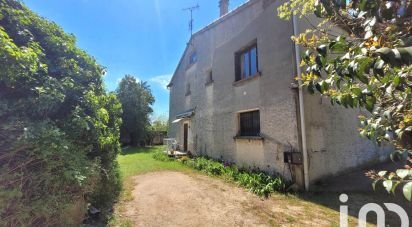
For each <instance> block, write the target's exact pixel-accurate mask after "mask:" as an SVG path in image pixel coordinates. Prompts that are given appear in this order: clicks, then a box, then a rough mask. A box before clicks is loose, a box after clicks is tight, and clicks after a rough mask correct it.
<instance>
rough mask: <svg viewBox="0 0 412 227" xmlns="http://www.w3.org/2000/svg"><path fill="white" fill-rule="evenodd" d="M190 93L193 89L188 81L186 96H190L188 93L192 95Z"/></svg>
mask: <svg viewBox="0 0 412 227" xmlns="http://www.w3.org/2000/svg"><path fill="white" fill-rule="evenodd" d="M190 93H191V91H190V84H189V83H187V84H186V94H185V95H186V96H188V95H190Z"/></svg>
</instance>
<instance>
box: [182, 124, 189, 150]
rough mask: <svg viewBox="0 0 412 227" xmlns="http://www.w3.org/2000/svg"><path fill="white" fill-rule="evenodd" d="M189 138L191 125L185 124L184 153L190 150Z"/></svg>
mask: <svg viewBox="0 0 412 227" xmlns="http://www.w3.org/2000/svg"><path fill="white" fill-rule="evenodd" d="M188 136H189V124H188V123H184V124H183V151H184V152H186V151H187V150H188V148H187V140H188Z"/></svg>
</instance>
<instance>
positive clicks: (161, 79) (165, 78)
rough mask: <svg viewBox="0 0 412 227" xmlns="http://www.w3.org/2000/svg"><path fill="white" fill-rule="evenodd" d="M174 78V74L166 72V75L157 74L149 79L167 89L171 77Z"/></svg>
mask: <svg viewBox="0 0 412 227" xmlns="http://www.w3.org/2000/svg"><path fill="white" fill-rule="evenodd" d="M171 78H172V74H166V75H160V76H155V77H152V78H150V79H149V81H151V82H153V83H155V84H157V85H159V86H161V87H162V88H163V89H165V90H167V85H168V84H169V82H170V79H171Z"/></svg>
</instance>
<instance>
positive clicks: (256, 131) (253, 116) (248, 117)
mask: <svg viewBox="0 0 412 227" xmlns="http://www.w3.org/2000/svg"><path fill="white" fill-rule="evenodd" d="M238 136H260V114H259V110H255V111H250V112H245V113H240V114H239V133H238Z"/></svg>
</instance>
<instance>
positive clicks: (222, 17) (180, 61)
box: [167, 0, 258, 87]
mask: <svg viewBox="0 0 412 227" xmlns="http://www.w3.org/2000/svg"><path fill="white" fill-rule="evenodd" d="M257 1H258V0H248V1H247V2H245V3H243V4H242V5H240V6H238V7H236V8H235V9H233V10H232V11H230V12H228V13H226V14H225V15H223V16H221V17H219V18H218V19H216V20H214V21H213V22H212V23H210V24H208V25H206V26H205V27H203V28H202V29H200V30H199V31H197V32H195V33H194V34H193V35H192V36H191V37H190V39H189V42H188V43H187V45H186V48H185V50H184V51H183V55H182V57H181V58H180V60H179V63H178V64H177V67H176V70H175V72H174V73H173V76H172V78H171V79H170V82H169V84H168V85H167V87H170V86H172V85H173V83H172V81H173V79H174V77H175V75H176V72H177V69H179V67H180V65H181V64H182V62H183V58H184V56H185V55H186V52H187V50H188V49H189V45H190V44H191V43H192V40H193V39H194V37H196V36H198V35H200V34H202V33H204V32H206V31H208V30H210V29H212V28H214V27H216V26H217V25H218V24H220V23H222V22H223V21H225V20H227V19H229V18H230V17H232V16H234V15H236V14H237V13H239V12H240V11H242V10H243V9H246V8H248V7H249V6H251V5H252V4H253V3H255V2H257Z"/></svg>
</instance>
